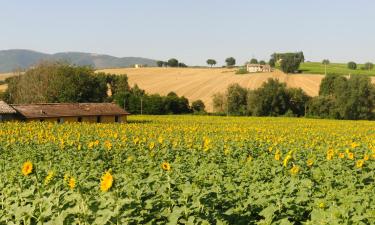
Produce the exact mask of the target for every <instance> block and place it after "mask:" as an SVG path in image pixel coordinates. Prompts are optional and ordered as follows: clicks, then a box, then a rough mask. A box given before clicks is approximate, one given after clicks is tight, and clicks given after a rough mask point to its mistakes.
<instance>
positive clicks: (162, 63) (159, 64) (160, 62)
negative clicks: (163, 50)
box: [156, 61, 164, 67]
mask: <svg viewBox="0 0 375 225" xmlns="http://www.w3.org/2000/svg"><path fill="white" fill-rule="evenodd" d="M156 65H157V66H158V67H163V66H164V62H163V61H156Z"/></svg>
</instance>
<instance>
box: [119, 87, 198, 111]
mask: <svg viewBox="0 0 375 225" xmlns="http://www.w3.org/2000/svg"><path fill="white" fill-rule="evenodd" d="M114 101H115V102H116V103H117V104H118V105H119V106H121V107H122V108H125V109H126V110H127V111H128V112H130V113H131V114H141V113H142V114H149V115H163V114H187V113H191V110H190V106H189V101H188V99H187V98H185V97H183V96H182V97H179V96H177V95H176V94H175V93H173V92H171V93H169V94H168V95H167V96H160V95H157V94H153V95H147V94H146V93H145V91H144V90H142V89H140V88H139V87H138V86H137V85H135V86H134V87H133V88H130V89H128V90H124V91H120V92H117V93H116V94H115V96H114Z"/></svg>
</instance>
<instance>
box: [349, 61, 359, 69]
mask: <svg viewBox="0 0 375 225" xmlns="http://www.w3.org/2000/svg"><path fill="white" fill-rule="evenodd" d="M348 68H349V69H351V70H356V69H357V63H355V62H348Z"/></svg>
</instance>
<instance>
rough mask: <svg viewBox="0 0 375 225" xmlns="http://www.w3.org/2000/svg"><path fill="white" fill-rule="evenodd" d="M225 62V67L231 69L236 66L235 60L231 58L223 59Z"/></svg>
mask: <svg viewBox="0 0 375 225" xmlns="http://www.w3.org/2000/svg"><path fill="white" fill-rule="evenodd" d="M225 62H226V63H227V67H232V66H234V65H236V59H235V58H233V57H229V58H227V59H225Z"/></svg>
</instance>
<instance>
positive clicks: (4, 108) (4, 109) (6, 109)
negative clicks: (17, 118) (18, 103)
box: [0, 101, 16, 114]
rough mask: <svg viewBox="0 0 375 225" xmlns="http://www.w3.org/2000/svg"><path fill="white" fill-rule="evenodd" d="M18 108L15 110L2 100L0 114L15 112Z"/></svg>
mask: <svg viewBox="0 0 375 225" xmlns="http://www.w3.org/2000/svg"><path fill="white" fill-rule="evenodd" d="M14 113H16V110H14V109H13V108H12V107H11V106H10V105H8V104H6V103H5V102H3V101H0V114H14Z"/></svg>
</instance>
